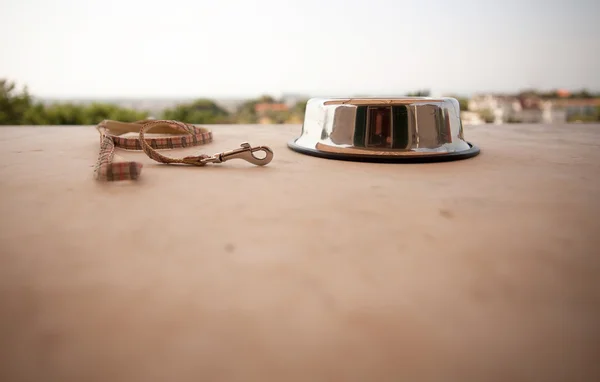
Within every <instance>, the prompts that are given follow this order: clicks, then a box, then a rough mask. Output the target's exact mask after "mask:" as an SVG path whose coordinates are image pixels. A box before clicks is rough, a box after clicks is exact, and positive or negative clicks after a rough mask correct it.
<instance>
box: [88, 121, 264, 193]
mask: <svg viewBox="0 0 600 382" xmlns="http://www.w3.org/2000/svg"><path fill="white" fill-rule="evenodd" d="M96 128H97V130H98V131H99V132H100V154H99V156H98V160H97V162H96V166H95V169H94V174H95V178H96V179H98V180H104V181H118V180H133V179H137V178H138V177H139V176H140V174H141V171H142V167H143V165H142V164H141V163H139V162H114V161H113V159H114V151H115V148H116V147H120V148H123V149H125V150H143V151H144V152H145V153H146V155H148V157H150V158H152V159H153V160H155V161H157V162H160V163H165V164H188V165H194V166H205V165H206V164H208V163H222V162H225V161H227V160H230V159H234V158H239V159H244V160H246V161H248V162H250V163H253V164H255V165H257V166H264V165H266V164H268V163H269V162H271V160H272V159H273V151H272V150H271V149H270V148H269V147H266V146H258V147H252V146H250V145H249V144H248V143H243V144H242V145H241V147H240V148H238V149H235V150H231V151H226V152H223V153H217V154H214V155H212V156H209V155H205V154H201V155H197V156H187V157H184V158H172V157H169V156H166V155H163V154H160V153H159V152H158V151H156V150H160V149H174V148H180V147H191V146H197V145H201V144H206V143H209V142H211V141H212V132H211V131H210V130H209V129H207V128H204V127H196V126H194V125H191V124H188V123H183V122H179V121H171V120H143V121H137V122H132V123H126V122H119V121H111V120H104V121H102V122H101V123H100V124H98V126H96ZM151 129H152V130H153V132H154V133H161V134H173V135H172V136H167V137H159V138H146V136H145V133H147V132H148V131H149V130H151ZM131 132H138V137H136V138H128V137H123V136H122V135H123V134H126V133H131ZM258 151H264V152H265V157H264V158H257V157H255V156H254V153H255V152H258Z"/></svg>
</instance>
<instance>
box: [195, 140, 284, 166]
mask: <svg viewBox="0 0 600 382" xmlns="http://www.w3.org/2000/svg"><path fill="white" fill-rule="evenodd" d="M259 151H263V152H264V154H265V156H264V158H257V157H256V156H254V153H256V152H259ZM231 159H243V160H245V161H247V162H250V163H252V164H255V165H257V166H264V165H266V164H268V163H269V162H271V160H272V159H273V150H271V149H270V148H269V147H267V146H256V147H252V146H251V145H250V144H249V143H248V142H244V143H242V144H241V145H240V148H239V149H234V150H229V151H224V152H222V153H218V154H214V155H213V156H210V157H208V158H205V159H202V160H201V162H202V163H223V162H226V161H228V160H231Z"/></svg>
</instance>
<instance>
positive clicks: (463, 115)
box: [460, 111, 485, 125]
mask: <svg viewBox="0 0 600 382" xmlns="http://www.w3.org/2000/svg"><path fill="white" fill-rule="evenodd" d="M460 119H461V120H462V123H463V125H483V124H484V123H485V121H484V120H483V118H481V116H480V115H479V114H478V113H476V112H474V111H461V112H460Z"/></svg>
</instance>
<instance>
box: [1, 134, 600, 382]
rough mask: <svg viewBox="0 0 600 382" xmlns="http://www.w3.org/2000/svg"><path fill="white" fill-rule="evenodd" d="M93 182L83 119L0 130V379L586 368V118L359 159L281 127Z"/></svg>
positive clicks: (308, 376) (598, 317)
mask: <svg viewBox="0 0 600 382" xmlns="http://www.w3.org/2000/svg"><path fill="white" fill-rule="evenodd" d="M212 128H213V131H214V135H215V141H214V142H213V143H212V144H210V145H209V146H201V147H198V148H193V149H186V150H177V152H176V153H175V154H177V155H180V154H183V153H186V154H187V153H192V152H197V151H201V152H204V153H209V154H210V153H214V152H217V151H219V150H223V149H231V148H235V147H237V146H238V145H239V143H240V142H243V141H249V142H250V143H252V144H254V145H257V144H266V145H270V146H271V147H272V148H273V150H274V152H275V157H274V160H273V162H272V163H271V164H270V165H268V166H266V167H255V166H252V165H250V164H247V163H245V162H243V161H231V162H227V163H224V164H221V165H214V166H210V167H205V168H195V167H181V166H179V167H176V166H166V165H162V164H159V163H155V162H152V161H151V160H150V159H149V158H147V157H146V156H145V155H144V154H143V153H123V152H122V151H119V155H122V157H124V158H138V159H139V160H141V161H143V162H144V163H145V166H144V169H143V172H142V176H141V179H140V180H139V181H137V182H124V183H109V184H106V183H98V182H96V181H95V180H94V179H93V177H92V171H93V165H94V162H95V160H96V157H97V154H98V144H99V140H98V134H97V132H96V130H95V129H94V128H93V127H89V126H82V127H79V126H78V127H3V128H0V184H1V187H0V193H1V198H0V216H1V219H0V253H1V254H0V306H1V310H0V380H2V381H11V382H13V381H61V382H64V381H111V382H116V381H144V382H149V381H227V382H232V381H278V382H279V381H286V382H288V381H302V382H307V381H311V382H313V381H336V382H337V381H340V382H341V381H344V382H346V381H370V382H372V381H444V382H448V381H479V382H481V381H544V382H549V381H598V380H600V365H599V364H600V363H599V362H598V354H600V249H599V248H600V125H563V126H543V125H507V126H495V125H484V126H476V127H475V126H474V127H467V128H466V132H465V135H466V137H467V139H468V140H469V141H472V142H474V143H475V144H477V145H479V146H480V147H481V150H482V153H481V154H480V155H479V156H477V157H475V158H472V159H468V160H464V161H458V162H450V163H439V164H371V163H355V162H343V161H334V160H327V159H319V158H314V157H310V156H305V155H301V154H298V153H295V152H293V151H290V150H289V149H288V148H287V147H286V143H287V141H288V140H290V139H292V138H294V137H295V136H296V135H298V134H299V132H300V126H299V125H288V126H212Z"/></svg>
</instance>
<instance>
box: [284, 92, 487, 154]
mask: <svg viewBox="0 0 600 382" xmlns="http://www.w3.org/2000/svg"><path fill="white" fill-rule="evenodd" d="M288 147H289V148H290V149H292V150H294V151H297V152H300V153H303V154H308V155H313V156H317V157H322V158H329V159H341V160H353V161H368V162H396V163H402V162H412V163H415V162H440V161H450V160H457V159H466V158H470V157H473V156H475V155H477V154H479V148H478V147H477V146H475V145H473V144H472V143H469V142H467V141H466V140H465V138H464V135H463V126H462V121H461V119H460V107H459V104H458V101H457V100H456V99H454V98H427V97H406V98H312V99H310V100H309V101H308V103H307V105H306V112H305V115H304V124H303V125H302V133H301V135H300V136H299V137H298V138H296V139H294V140H293V141H291V142H289V143H288Z"/></svg>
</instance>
